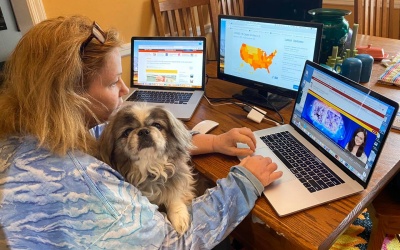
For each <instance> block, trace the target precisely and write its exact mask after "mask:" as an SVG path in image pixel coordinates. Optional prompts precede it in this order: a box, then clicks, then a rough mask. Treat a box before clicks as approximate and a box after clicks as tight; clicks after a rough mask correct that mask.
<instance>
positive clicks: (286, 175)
mask: <svg viewBox="0 0 400 250" xmlns="http://www.w3.org/2000/svg"><path fill="white" fill-rule="evenodd" d="M237 147H238V148H248V146H247V145H246V144H243V143H238V144H237ZM253 155H262V156H264V157H270V158H271V159H272V161H273V162H275V163H276V164H277V165H278V170H280V171H282V172H283V175H282V177H281V178H279V179H278V180H276V181H275V183H277V184H278V183H283V182H287V181H290V180H293V179H296V177H295V176H294V175H293V174H292V172H290V170H289V169H288V168H287V167H286V166H285V164H283V162H282V161H281V160H280V159H279V158H278V157H277V156H276V155H275V154H274V153H273V152H272V151H271V150H270V149H269V148H268V147H261V148H257V149H256V151H255V152H254V154H253ZM241 159H242V158H239V160H241Z"/></svg>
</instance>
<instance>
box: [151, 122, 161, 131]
mask: <svg viewBox="0 0 400 250" xmlns="http://www.w3.org/2000/svg"><path fill="white" fill-rule="evenodd" d="M151 126H154V127H156V128H157V129H158V130H161V129H162V126H161V124H160V123H157V122H155V123H153V124H151Z"/></svg>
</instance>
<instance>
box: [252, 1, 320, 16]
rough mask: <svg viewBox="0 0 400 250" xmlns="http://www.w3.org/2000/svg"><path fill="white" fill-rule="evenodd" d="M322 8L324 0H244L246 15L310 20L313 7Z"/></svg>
mask: <svg viewBox="0 0 400 250" xmlns="http://www.w3.org/2000/svg"><path fill="white" fill-rule="evenodd" d="M317 8H322V0H279V1H277V0H244V15H245V16H256V17H265V18H277V19H290V20H296V21H310V20H311V19H312V18H313V16H312V15H310V14H309V13H308V11H309V10H311V9H317Z"/></svg>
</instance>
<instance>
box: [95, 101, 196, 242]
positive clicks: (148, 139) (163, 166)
mask: <svg viewBox="0 0 400 250" xmlns="http://www.w3.org/2000/svg"><path fill="white" fill-rule="evenodd" d="M98 142H99V144H98V145H99V158H100V159H101V160H102V161H104V162H106V163H107V164H109V165H110V166H111V167H113V168H114V169H116V170H117V171H118V172H120V173H121V174H122V175H123V176H124V177H125V178H126V180H127V181H128V182H130V183H131V184H133V185H134V186H135V187H137V188H138V189H139V190H141V192H142V194H143V195H145V196H146V197H148V199H149V201H150V202H151V203H154V204H157V205H159V206H161V205H164V206H165V209H166V212H167V216H168V218H169V220H170V221H171V223H172V225H173V227H174V228H175V229H176V231H177V232H178V233H180V234H183V233H184V232H185V231H186V230H187V229H188V228H189V225H190V214H189V212H188V208H187V206H188V205H189V204H190V203H191V201H192V199H193V198H194V197H195V192H194V191H195V189H194V185H195V180H194V178H193V172H192V167H191V166H190V165H189V161H190V154H189V151H190V149H192V148H193V145H192V142H191V135H190V132H189V131H188V130H187V128H186V127H185V125H184V124H183V123H182V122H181V121H180V120H178V119H176V118H175V117H174V116H173V115H172V113H170V112H169V111H167V110H165V109H163V108H161V107H148V106H143V105H137V104H133V105H124V106H123V107H122V108H121V109H120V110H119V111H118V112H117V113H115V114H114V115H113V116H112V117H111V119H110V122H109V123H108V125H107V126H106V127H105V129H104V131H103V133H102V135H101V137H100V139H99V141H98Z"/></svg>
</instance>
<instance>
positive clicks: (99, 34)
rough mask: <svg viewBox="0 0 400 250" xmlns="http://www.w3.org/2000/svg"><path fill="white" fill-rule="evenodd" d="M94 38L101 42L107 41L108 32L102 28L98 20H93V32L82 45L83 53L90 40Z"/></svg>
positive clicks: (81, 51)
mask: <svg viewBox="0 0 400 250" xmlns="http://www.w3.org/2000/svg"><path fill="white" fill-rule="evenodd" d="M93 38H96V39H97V41H99V42H100V43H101V44H104V42H105V41H106V33H105V32H104V31H103V30H102V29H101V28H100V26H99V25H98V24H97V23H96V22H93V25H92V32H91V33H90V36H89V37H88V38H87V39H86V40H85V41H84V42H83V43H82V45H81V48H80V53H81V55H82V54H83V52H84V51H85V48H86V46H87V45H88V44H89V43H90V41H92V39H93Z"/></svg>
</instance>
